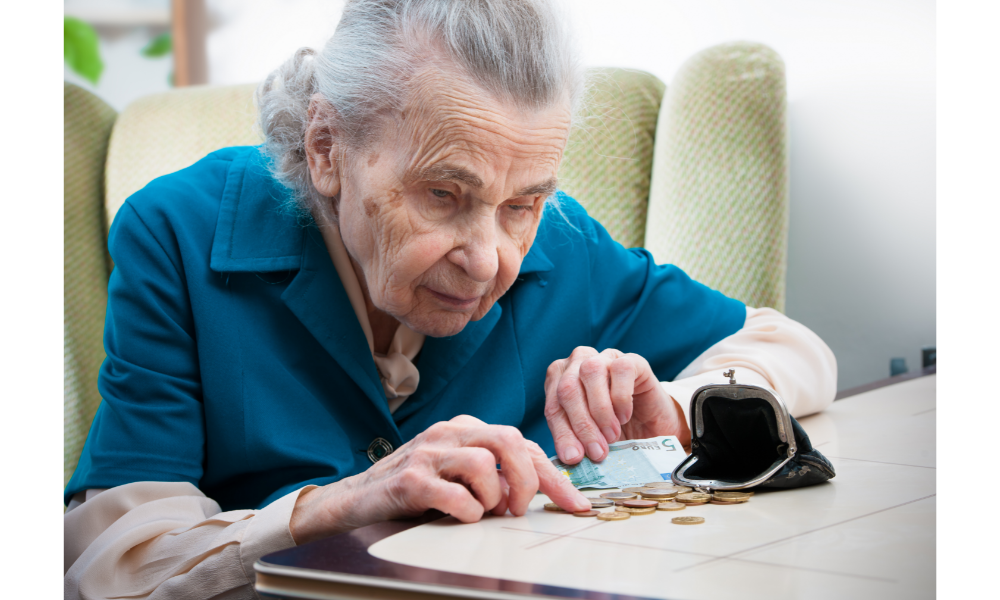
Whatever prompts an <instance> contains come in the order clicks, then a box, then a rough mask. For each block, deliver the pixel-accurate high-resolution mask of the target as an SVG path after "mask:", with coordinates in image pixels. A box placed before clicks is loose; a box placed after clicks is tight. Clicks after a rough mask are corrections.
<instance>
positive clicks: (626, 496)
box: [601, 492, 638, 500]
mask: <svg viewBox="0 0 1000 600" xmlns="http://www.w3.org/2000/svg"><path fill="white" fill-rule="evenodd" d="M601 498H607V499H608V500H631V499H632V498H638V496H637V495H636V494H632V493H630V492H604V493H603V494H601Z"/></svg>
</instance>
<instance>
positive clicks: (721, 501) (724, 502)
mask: <svg viewBox="0 0 1000 600" xmlns="http://www.w3.org/2000/svg"><path fill="white" fill-rule="evenodd" d="M709 504H721V505H723V506H730V505H733V504H743V503H742V502H726V501H724V500H712V501H710V502H709Z"/></svg>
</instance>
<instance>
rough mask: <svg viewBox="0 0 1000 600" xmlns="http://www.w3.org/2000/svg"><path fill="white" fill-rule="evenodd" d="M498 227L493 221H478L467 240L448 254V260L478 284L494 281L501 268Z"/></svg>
mask: <svg viewBox="0 0 1000 600" xmlns="http://www.w3.org/2000/svg"><path fill="white" fill-rule="evenodd" d="M496 227H497V225H496V223H495V221H494V220H493V219H480V220H478V222H477V223H476V224H475V226H473V227H472V228H471V230H470V231H469V232H468V235H467V236H466V237H465V239H464V240H462V241H461V242H460V243H459V244H457V245H456V247H455V248H454V249H452V250H451V251H450V252H449V253H448V260H450V261H451V262H452V263H454V264H456V265H458V266H459V267H461V268H462V270H463V271H465V273H466V275H468V276H469V278H471V279H472V280H473V281H476V282H478V283H486V282H488V281H490V280H492V279H493V278H494V277H496V274H497V269H498V268H499V250H498V248H497V231H496Z"/></svg>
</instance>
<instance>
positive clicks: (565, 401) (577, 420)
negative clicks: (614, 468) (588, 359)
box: [556, 363, 608, 461]
mask: <svg viewBox="0 0 1000 600" xmlns="http://www.w3.org/2000/svg"><path fill="white" fill-rule="evenodd" d="M579 369H580V363H571V364H570V366H569V368H567V369H566V372H565V373H563V376H562V379H561V380H560V381H559V386H558V388H557V389H556V398H557V399H558V400H559V406H561V407H562V409H563V410H564V411H566V416H567V417H569V423H570V426H571V427H572V428H573V433H574V435H576V437H577V439H578V440H580V442H582V443H583V447H584V448H586V451H587V456H589V457H590V460H593V461H601V460H603V459H604V457H605V455H607V452H608V441H607V440H606V439H604V434H602V433H601V431H600V429H598V427H597V424H596V423H595V422H594V419H593V418H591V416H590V407H589V406H588V405H587V394H586V391H585V390H584V387H583V384H582V382H581V381H580V373H579Z"/></svg>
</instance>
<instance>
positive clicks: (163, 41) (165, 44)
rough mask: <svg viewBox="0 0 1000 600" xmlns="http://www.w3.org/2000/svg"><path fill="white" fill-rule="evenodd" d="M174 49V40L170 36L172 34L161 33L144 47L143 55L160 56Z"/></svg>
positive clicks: (148, 56)
mask: <svg viewBox="0 0 1000 600" xmlns="http://www.w3.org/2000/svg"><path fill="white" fill-rule="evenodd" d="M172 49H173V42H172V40H171V38H170V34H169V33H161V34H160V35H158V36H156V37H155V38H153V41H151V42H149V45H147V46H146V47H145V48H143V49H142V55H143V56H145V57H146V58H160V57H161V56H166V55H168V54H170V51H171V50H172Z"/></svg>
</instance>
